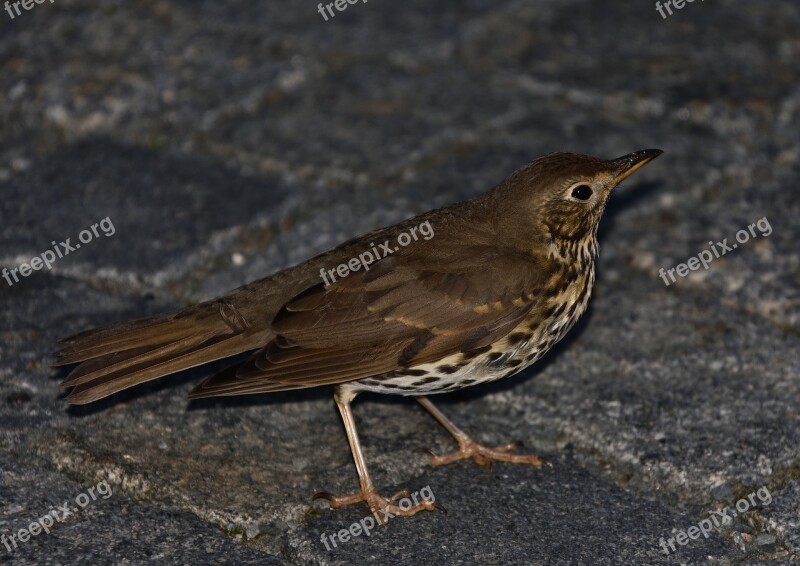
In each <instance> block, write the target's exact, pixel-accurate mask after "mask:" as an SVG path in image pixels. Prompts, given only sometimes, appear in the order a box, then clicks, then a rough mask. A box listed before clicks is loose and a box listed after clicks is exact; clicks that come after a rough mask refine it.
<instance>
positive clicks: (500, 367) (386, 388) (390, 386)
mask: <svg viewBox="0 0 800 566" xmlns="http://www.w3.org/2000/svg"><path fill="white" fill-rule="evenodd" d="M593 283H594V269H593V266H592V268H591V269H590V272H589V274H588V278H587V279H586V280H580V281H575V282H574V283H573V284H571V285H569V286H568V287H567V288H566V289H565V292H564V295H563V296H562V298H561V299H556V302H559V301H562V302H563V303H564V308H563V312H562V313H560V314H559V315H558V316H555V317H552V318H550V319H547V320H541V317H538V316H537V314H536V313H535V312H534V313H532V315H531V316H530V317H528V318H526V320H524V321H523V322H522V323H520V324H519V325H518V326H517V327H516V328H515V329H514V330H513V331H512V332H510V333H509V334H508V335H507V336H506V337H505V338H504V339H503V340H498V341H497V342H495V343H493V344H492V345H491V347H490V348H489V349H488V350H486V351H485V352H482V353H481V354H479V355H477V356H471V357H467V356H465V354H463V353H460V352H459V353H457V354H453V355H451V356H448V357H446V358H443V359H441V360H439V361H436V362H433V363H427V364H420V365H418V366H413V367H410V368H407V369H401V370H397V371H394V372H391V373H386V374H383V375H377V376H373V377H367V378H364V379H361V380H358V381H357V382H355V383H353V386H354V388H355V389H357V390H360V391H372V392H375V393H392V394H395V395H429V394H434V393H447V392H450V391H456V390H458V389H463V388H464V387H471V386H473V385H479V384H481V383H488V382H491V381H495V380H498V379H501V378H503V377H509V376H511V375H514V374H515V373H518V372H520V371H522V370H523V369H525V368H527V367H529V366H531V365H532V364H534V363H536V361H537V360H539V359H540V358H541V357H542V356H543V355H544V354H546V353H547V351H548V350H550V348H552V347H553V346H554V345H555V344H556V343H557V342H558V341H559V340H561V339H562V338H563V337H564V336H565V335H566V334H567V332H569V330H570V328H572V326H573V325H574V324H575V323H576V322H577V321H578V319H579V318H580V317H581V315H583V313H584V311H585V310H586V306H587V305H588V302H589V297H590V295H591V290H592V286H593Z"/></svg>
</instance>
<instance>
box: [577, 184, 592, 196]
mask: <svg viewBox="0 0 800 566" xmlns="http://www.w3.org/2000/svg"><path fill="white" fill-rule="evenodd" d="M572 196H573V198H576V199H578V200H589V197H591V196H592V189H591V187H590V186H589V185H578V186H577V187H575V188H574V189H572Z"/></svg>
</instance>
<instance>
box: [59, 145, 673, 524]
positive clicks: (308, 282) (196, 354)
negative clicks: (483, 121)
mask: <svg viewBox="0 0 800 566" xmlns="http://www.w3.org/2000/svg"><path fill="white" fill-rule="evenodd" d="M661 153H662V152H661V151H660V150H657V149H647V150H643V151H637V152H635V153H631V154H629V155H626V156H624V157H620V158H618V159H613V160H609V161H607V160H603V159H599V158H596V157H590V156H587V155H578V154H573V153H553V154H550V155H546V156H544V157H540V158H539V159H536V160H534V161H532V162H530V163H528V164H527V165H525V166H524V167H522V168H520V169H518V170H517V171H515V172H514V173H513V174H512V175H511V176H510V177H508V178H507V179H505V180H504V181H503V182H502V183H500V184H499V185H498V186H496V187H495V188H494V189H492V190H491V191H489V192H487V193H484V194H483V195H481V196H478V197H476V198H474V199H471V200H468V201H465V202H462V203H458V204H454V205H450V206H447V207H444V208H440V209H438V210H434V211H431V212H428V213H426V214H423V215H421V216H418V217H416V218H412V219H409V220H406V221H404V222H401V223H399V224H396V225H394V226H390V227H388V228H384V229H381V230H377V231H374V232H371V233H369V234H365V235H363V236H360V237H358V238H355V239H352V240H350V241H348V242H345V243H344V244H341V245H340V246H338V247H336V248H334V249H332V250H330V251H328V252H325V253H323V254H320V255H318V256H316V257H314V258H311V259H310V260H308V261H306V262H305V263H302V264H300V265H297V266H295V267H291V268H289V269H286V270H284V271H281V272H279V273H276V274H274V275H271V276H269V277H266V278H264V279H260V280H258V281H255V282H253V283H250V284H248V285H245V286H243V287H240V288H238V289H236V290H234V291H232V292H230V293H228V294H227V295H225V296H223V297H220V298H217V299H214V300H212V301H207V302H204V303H200V304H198V305H196V306H193V307H188V308H185V309H183V310H179V311H175V312H170V313H166V314H162V315H157V316H153V317H150V318H145V319H142V320H138V321H134V322H127V323H123V324H118V325H114V326H110V327H106V328H101V329H97V330H91V331H88V332H84V333H82V334H78V335H76V336H73V337H71V338H67V339H65V340H63V341H62V342H61V343H60V346H61V351H60V352H59V353H58V355H59V359H58V361H57V362H56V364H55V365H67V364H74V363H77V362H81V363H80V365H79V366H77V367H76V368H75V369H74V370H73V371H72V373H70V374H69V376H68V377H67V378H66V380H65V381H64V382H63V385H64V386H65V387H73V388H74V389H73V390H72V392H71V393H70V394H69V396H68V397H67V400H68V401H69V402H70V403H77V404H83V403H90V402H92V401H95V400H97V399H101V398H103V397H106V396H108V395H111V394H112V393H115V392H117V391H121V390H123V389H126V388H128V387H131V386H133V385H136V384H139V383H142V382H145V381H148V380H151V379H156V378H159V377H162V376H165V375H168V374H171V373H175V372H177V371H181V370H184V369H187V368H191V367H194V366H198V365H201V364H205V363H208V362H211V361H213V360H218V359H221V358H226V357H229V356H234V355H236V354H240V353H242V352H248V351H253V354H252V355H251V356H250V358H249V359H248V360H246V361H245V362H243V363H241V364H239V365H236V366H233V367H230V368H228V369H227V370H224V371H223V372H221V373H219V374H217V375H214V376H212V377H210V378H208V379H206V380H205V381H203V382H202V383H201V384H200V385H198V386H197V387H196V388H195V389H194V390H193V391H192V393H191V394H190V398H192V399H198V398H201V397H212V396H219V395H243V394H249V393H268V392H273V391H285V390H289V389H299V388H305V387H315V386H319V385H334V386H335V393H334V399H335V401H336V404H337V406H338V408H339V411H340V412H341V415H342V419H343V421H344V426H345V430H346V432H347V438H348V440H349V442H350V448H351V450H352V453H353V459H354V460H355V464H356V469H357V471H358V475H359V478H360V482H361V490H360V492H359V493H357V494H355V495H352V496H346V497H334V496H332V495H330V494H327V493H322V494H317V495H318V496H320V497H325V498H326V499H328V500H329V502H330V505H331V506H332V507H335V508H338V507H342V506H345V505H349V504H352V503H356V502H360V501H366V502H367V504H368V505H369V506H370V509H371V510H372V512H373V513H377V511H378V510H386V511H388V512H389V513H391V514H399V515H413V514H414V513H416V512H418V511H420V510H422V509H432V508H434V507H435V506H436V505H434V503H433V502H432V501H428V500H423V501H419V502H417V501H415V504H414V505H413V506H411V507H410V508H408V507H406V508H400V506H399V505H398V504H397V503H398V501H399V498H401V497H406V496H407V495H408V492H407V491H402V492H400V493H398V494H395V495H394V496H393V497H391V498H388V499H387V498H384V497H382V496H381V495H380V494H379V493H378V491H377V490H376V488H375V486H374V485H373V483H372V481H371V479H370V476H369V474H368V472H367V466H366V463H365V460H364V455H363V452H362V450H361V445H360V443H359V439H358V434H357V433H356V426H355V420H354V418H353V413H352V410H351V407H350V403H351V401H352V400H353V398H354V397H355V396H356V395H357V394H358V393H359V392H361V391H373V392H378V393H392V394H396V395H411V396H415V397H416V398H417V400H418V401H419V402H420V403H421V404H422V406H423V407H425V408H426V409H427V410H428V411H430V413H431V414H432V415H433V416H434V418H435V419H436V420H437V421H439V423H441V424H442V425H443V426H444V427H445V428H446V429H447V430H448V431H449V432H450V434H452V435H453V437H454V438H455V440H456V442H457V443H458V445H459V449H458V450H457V451H456V452H454V453H452V454H450V455H445V456H435V455H433V454H432V453H431V460H432V463H433V464H434V465H443V464H448V463H450V462H455V461H457V460H461V459H464V458H472V459H474V460H475V461H477V462H478V463H481V464H485V463H490V462H491V461H493V460H501V461H506V462H515V463H525V464H531V465H534V466H536V467H539V466H541V465H542V464H543V463H544V460H543V459H540V458H538V457H536V456H532V455H520V454H514V453H513V451H514V450H515V448H516V445H515V444H508V445H504V446H499V447H494V448H492V447H486V446H482V445H480V444H478V443H477V442H475V441H473V440H472V439H471V438H470V437H469V436H468V435H467V434H466V433H465V432H463V431H462V430H461V429H459V428H457V427H456V425H455V424H453V423H452V422H451V421H450V420H449V419H448V418H447V417H445V416H444V415H443V414H442V413H441V412H440V411H439V410H438V409H437V408H436V407H435V406H434V405H433V404H432V403H431V402H430V400H428V399H427V398H426V397H424V396H423V395H426V394H432V393H444V392H447V391H454V390H456V389H461V388H463V387H467V386H470V385H476V384H480V383H487V382H490V381H494V380H496V379H500V378H502V377H508V376H510V375H513V374H515V373H517V372H519V371H521V370H522V369H524V368H526V367H528V366H530V365H531V364H533V363H534V362H536V360H538V359H539V358H541V357H542V355H544V353H545V352H547V351H548V350H549V349H550V348H551V347H552V346H553V344H555V343H556V342H557V341H558V340H560V339H561V338H562V337H563V336H564V335H565V334H566V333H567V331H569V329H570V328H571V327H572V326H573V325H574V324H575V322H576V321H577V320H578V318H580V316H581V315H582V314H583V312H584V311H585V309H586V305H587V303H588V301H589V296H590V294H591V291H592V286H593V284H594V278H595V270H594V262H595V258H596V257H597V253H598V244H597V226H598V223H599V221H600V217H601V216H602V214H603V210H604V209H605V206H606V202H607V201H608V198H609V195H610V194H611V190H612V189H613V188H614V187H615V186H616V185H617V184H619V183H620V181H622V180H623V179H625V178H626V177H628V176H629V175H631V174H632V173H633V172H634V171H636V170H637V169H639V168H640V167H642V166H643V165H644V164H646V163H648V162H649V161H651V160H652V159H654V158H656V157H657V156H659V155H660V154H661ZM420 235H422V237H420ZM367 254H368V255H369V257H368V255H367ZM370 258H372V261H371V262H370V261H367V260H368V259H370Z"/></svg>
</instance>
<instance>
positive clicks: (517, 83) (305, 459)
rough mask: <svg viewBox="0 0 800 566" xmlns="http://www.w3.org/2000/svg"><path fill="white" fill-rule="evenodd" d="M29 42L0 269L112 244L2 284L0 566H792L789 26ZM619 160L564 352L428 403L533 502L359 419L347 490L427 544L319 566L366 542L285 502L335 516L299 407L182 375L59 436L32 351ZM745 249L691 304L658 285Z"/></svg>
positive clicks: (799, 310) (231, 23)
mask: <svg viewBox="0 0 800 566" xmlns="http://www.w3.org/2000/svg"><path fill="white" fill-rule="evenodd" d="M674 1H675V0H673V2H674ZM25 3H27V2H25ZM31 6H32V7H31V8H30V10H25V9H24V7H23V9H22V13H21V14H20V15H19V16H16V17H15V18H13V19H12V18H11V17H10V16H9V14H8V13H7V12H6V11H5V10H3V11H0V70H1V71H2V72H0V196H2V198H0V243H1V244H0V268H3V267H4V268H7V269H13V268H16V267H18V266H19V265H20V264H22V263H25V262H27V261H29V260H30V259H31V258H32V257H34V256H36V255H39V254H40V253H41V252H43V251H45V250H47V249H50V248H52V244H51V241H58V242H60V241H63V240H65V239H66V238H72V242H73V243H74V242H75V241H76V240H77V237H78V233H79V232H80V231H81V230H83V229H85V228H87V227H89V226H91V225H92V224H94V223H96V222H99V221H100V220H101V219H104V218H106V217H108V218H109V219H110V221H111V222H112V223H113V226H114V233H113V235H109V236H105V235H103V234H102V233H101V234H100V235H99V236H98V237H97V238H96V239H94V240H93V241H92V242H91V243H88V244H86V245H84V246H82V247H81V248H80V249H76V250H75V252H73V253H70V254H69V255H67V256H65V257H64V258H62V259H59V260H58V261H57V262H56V263H55V264H54V265H53V268H52V269H51V270H40V271H37V272H35V273H34V274H32V275H31V276H29V277H27V278H23V279H21V280H20V281H19V282H18V283H15V284H14V285H13V286H9V285H8V284H7V283H6V281H5V280H3V279H0V307H2V308H1V309H0V422H1V423H2V427H0V535H5V536H6V537H7V536H10V535H12V534H16V533H18V531H19V530H20V529H27V528H28V527H29V526H30V525H31V523H32V522H34V521H37V520H38V519H39V518H40V517H43V516H44V515H46V514H48V513H49V512H50V511H51V510H55V509H58V508H59V507H60V506H61V505H63V504H65V503H70V502H71V503H72V507H73V509H74V510H75V512H74V513H72V514H71V515H70V516H68V517H65V518H64V520H63V522H62V521H57V522H55V524H54V525H53V527H52V528H51V529H50V532H49V533H44V532H42V533H40V534H38V535H37V536H34V537H32V538H31V539H30V540H28V541H25V542H22V541H19V542H17V543H16V544H17V546H16V548H15V547H14V546H13V545H11V547H10V548H7V547H6V546H4V544H0V563H2V564H14V565H16V564H20V565H22V564H25V565H27V564H31V565H34V564H79V563H81V564H82V563H93V564H203V563H213V564H228V563H229V564H310V565H317V564H319V565H334V564H370V563H389V564H465V565H467V564H487V565H488V564H637V565H638V564H790V563H800V449H799V448H798V446H800V416H798V415H799V414H800V412H799V411H798V405H799V404H800V354H799V353H798V352H800V247H798V244H797V242H798V238H800V183H798V181H799V180H800V33H799V32H798V29H800V5H798V4H797V2H793V1H790V0H784V1H778V0H775V1H771V2H760V3H757V2H748V3H743V2H735V1H733V0H715V1H714V2H693V3H686V4H685V5H684V7H683V8H681V9H680V10H678V9H675V8H674V6H673V7H672V10H673V12H674V13H673V14H672V15H671V16H668V17H666V18H665V19H664V18H662V17H661V16H660V15H659V13H658V11H657V10H656V8H655V6H654V2H650V1H637V2H602V3H601V2H590V1H589V0H568V1H564V0H538V1H534V0H511V1H494V2H490V1H489V0H468V1H465V2H446V1H444V0H426V1H422V0H412V1H410V2H402V3H400V2H394V3H389V2H379V1H370V2H357V3H355V4H348V5H347V9H346V10H345V11H343V12H340V13H338V12H337V15H336V16H335V17H334V18H332V19H330V20H329V21H325V20H324V19H323V18H322V16H321V15H320V14H319V13H318V12H317V6H316V4H315V3H314V2H310V1H304V2H300V1H299V0H287V1H283V2H251V1H245V0H216V1H211V0H191V1H190V0H142V1H139V2H123V1H121V0H105V1H103V2H102V3H100V2H89V1H87V0H57V1H56V2H52V3H51V2H44V3H42V4H37V3H33V2H31ZM11 9H12V10H13V7H12V8H11ZM648 147H659V148H662V149H664V150H665V154H664V155H663V156H662V157H661V158H660V159H659V160H658V161H657V162H655V163H654V164H653V165H651V166H648V167H647V168H646V169H644V170H642V172H641V173H639V174H637V175H636V177H635V179H631V180H630V181H629V182H628V183H626V184H625V185H624V186H623V187H622V188H621V189H620V190H619V191H618V194H616V195H615V196H614V198H613V199H612V202H611V205H610V207H609V210H608V213H607V215H606V217H605V218H604V221H603V224H602V226H601V255H600V260H599V266H598V282H597V285H596V287H595V293H594V298H593V300H592V303H591V307H590V310H589V312H588V313H587V315H586V316H585V317H584V319H583V320H582V321H581V323H580V324H579V325H578V326H577V327H576V328H575V329H573V331H572V332H571V333H570V335H569V336H568V337H567V338H566V339H565V340H564V341H563V342H562V343H561V344H559V345H558V346H557V347H556V348H555V349H554V350H553V351H552V352H550V353H549V354H548V355H547V356H546V357H545V359H543V360H542V361H541V362H540V363H539V364H537V365H536V366H534V367H533V368H531V369H529V370H528V371H526V372H524V373H522V374H521V375H519V376H517V377H515V378H512V379H509V380H505V381H501V382H498V383H495V384H492V385H491V386H484V387H479V388H475V389H472V390H467V391H464V392H461V393H459V394H455V395H450V396H447V397H445V398H444V399H442V403H441V406H442V407H443V410H445V411H446V412H447V413H448V415H450V416H451V417H452V418H453V419H454V420H455V421H456V422H457V423H458V424H459V425H461V426H463V427H464V428H465V429H466V430H467V431H471V432H473V433H475V435H476V436H477V437H478V438H479V439H480V440H482V441H486V442H503V441H508V440H513V439H518V440H521V441H523V442H524V445H525V450H528V451H530V452H533V453H537V454H542V455H544V456H546V457H547V458H549V459H550V460H551V461H552V462H553V466H552V468H542V469H539V470H533V469H528V468H525V467H521V466H514V465H510V464H495V465H494V466H493V467H492V468H491V469H487V468H483V467H479V466H476V465H475V464H474V463H472V462H462V463H459V464H456V465H453V466H449V467H446V468H435V469H434V468H432V467H430V466H429V465H428V464H427V461H426V459H425V458H424V456H423V455H421V454H419V453H416V452H415V449H416V448H419V447H430V448H432V449H433V450H435V451H437V452H440V453H441V452H445V451H448V450H450V449H452V448H453V443H452V441H451V439H450V438H449V437H448V436H447V435H446V433H445V432H444V431H443V430H441V429H440V428H439V427H438V425H436V423H435V422H434V421H433V420H432V419H431V418H430V417H428V416H427V415H425V414H423V412H422V411H421V410H420V408H419V407H418V406H417V405H416V404H415V403H413V402H412V401H407V400H399V399H392V398H384V397H377V396H367V395H365V396H364V397H363V400H362V398H359V400H358V401H357V402H356V404H355V412H356V417H357V420H358V424H359V427H360V432H361V435H362V440H363V442H364V444H365V449H366V454H367V458H368V463H369V465H370V469H371V471H372V473H373V475H374V479H375V480H376V483H377V484H378V485H379V486H381V488H382V489H383V490H384V491H385V492H393V490H397V489H401V488H403V487H408V488H410V489H411V490H412V491H414V490H419V489H421V488H423V487H428V488H430V490H431V491H432V493H434V494H435V497H436V500H437V502H440V503H441V504H443V505H444V506H445V507H446V509H447V514H446V515H445V514H444V513H441V512H435V513H421V514H418V515H416V516H414V517H412V518H395V519H392V520H390V521H389V522H388V524H387V525H386V526H384V527H381V528H379V529H376V530H374V531H372V532H371V533H370V535H369V536H366V535H363V534H362V535H361V536H358V537H354V538H352V539H351V540H349V541H347V542H340V544H338V545H337V546H336V547H335V548H330V549H329V550H328V549H326V546H325V544H324V543H323V542H322V537H323V535H326V534H327V535H330V534H332V533H338V532H339V531H341V530H343V529H349V528H350V525H351V524H353V523H357V522H359V521H361V520H363V519H364V518H365V517H367V515H368V509H367V507H366V505H363V504H362V505H357V506H354V507H350V508H347V509H343V510H338V511H334V510H330V509H328V508H327V506H326V505H324V504H323V503H321V502H312V501H311V495H312V494H313V493H315V492H317V491H322V490H324V491H330V492H333V493H346V492H350V491H353V490H354V489H355V488H356V487H357V477H356V474H355V469H354V467H353V463H352V459H351V456H350V453H349V449H348V446H347V441H346V438H345V436H344V432H343V428H342V425H341V422H340V420H339V416H338V413H337V411H336V409H335V406H334V405H333V403H332V400H331V390H330V389H327V388H323V389H319V390H308V391H301V392H295V393H283V394H275V395H271V396H255V397H248V398H239V399H225V400H208V401H203V402H193V403H188V402H187V401H186V393H187V392H188V390H189V389H190V388H191V387H192V385H193V384H195V383H197V381H198V380H199V379H201V378H202V377H204V376H207V375H209V374H210V373H212V372H213V371H214V369H215V367H203V368H195V369H193V370H190V371H186V372H183V373H182V374H180V375H178V376H174V377H173V378H170V379H165V380H160V381H156V382H153V383H149V384H146V385H142V386H139V387H136V388H134V389H132V390H129V391H126V392H123V393H121V394H118V395H116V396H114V397H112V398H110V399H107V400H104V401H101V402H99V403H97V404H95V405H91V406H88V407H78V408H74V407H73V408H68V407H67V406H66V404H65V403H64V402H63V395H64V394H63V392H62V390H61V389H60V388H59V380H60V379H62V378H63V377H64V376H65V375H66V370H63V369H52V368H51V367H50V364H51V363H52V362H53V357H52V352H53V351H54V350H55V347H56V342H57V340H58V339H59V338H63V337H65V336H67V335H70V334H72V333H75V332H79V331H82V330H85V329H87V328H90V327H95V326H99V325H103V324H109V323H113V322H121V321H124V320H128V319H132V318H140V317H143V316H147V315H149V314H154V313H157V312H162V311H164V310H168V309H171V308H176V307H180V306H182V305H186V304H190V303H193V302H197V301H199V300H203V299H207V298H211V297H213V296H215V295H216V294H218V293H221V292H224V291H226V290H229V289H232V288H234V287H236V286H238V285H241V284H243V283H245V282H247V281H250V280H253V279H256V278H259V277H263V276H264V275H267V274H269V273H271V272H273V271H275V270H278V269H280V268H283V267H287V266H289V265H292V264H295V263H297V262H300V261H302V260H303V259H306V258H307V257H310V256H311V255H312V254H314V253H317V252H320V251H322V250H325V249H327V248H328V247H330V246H333V245H335V244H336V243H339V242H342V241H344V240H345V239H347V238H349V237H351V236H354V235H356V234H360V233H363V232H365V231H368V230H371V229H373V228H377V227H381V226H384V225H387V224H390V223H393V222H396V221H399V220H401V219H404V218H407V217H409V216H412V215H414V214H417V213H420V212H423V211H426V210H428V209H430V208H434V207H436V206H441V205H444V204H447V203H450V202H454V201H457V200H463V199H465V198H469V197H472V196H475V195H477V194H479V193H481V192H483V191H485V190H487V189H489V188H491V187H492V186H493V185H494V184H495V183H497V182H499V181H500V180H502V179H503V177H505V176H506V175H507V174H509V173H510V172H511V171H513V170H514V169H516V168H517V167H518V166H520V165H521V164H523V163H525V162H526V161H528V160H530V159H532V158H534V157H536V156H539V155H541V154H544V153H548V152H551V151H558V150H570V151H578V152H582V153H591V154H596V155H599V156H602V157H607V158H610V157H616V156H619V155H622V154H625V153H628V152H630V151H633V150H638V149H642V148H648ZM760 219H764V220H763V221H762V223H761V224H759V225H758V227H756V228H754V234H755V236H753V235H752V233H751V234H750V236H749V237H748V239H747V241H746V242H743V243H740V244H739V245H738V247H737V248H736V249H732V250H731V251H730V252H728V253H726V254H725V255H724V256H722V257H720V258H719V259H715V260H714V261H713V262H712V263H711V265H710V267H709V269H708V270H702V269H701V270H698V271H694V272H692V273H691V274H690V276H689V277H686V278H680V279H679V280H678V281H677V282H675V283H673V284H671V285H669V286H666V285H665V284H664V282H663V281H662V279H661V278H660V277H659V274H658V273H659V269H660V268H665V269H669V268H672V267H675V266H676V265H677V264H679V263H683V262H686V261H687V260H688V259H689V258H691V257H692V256H696V255H697V254H699V253H700V252H702V251H703V250H707V249H709V248H711V247H712V246H711V244H710V243H709V242H713V243H716V242H721V241H722V240H723V239H724V238H727V241H728V243H733V242H736V234H737V232H738V231H739V230H742V229H745V230H747V227H748V226H749V225H751V224H753V223H756V222H757V221H759V220H760ZM487 269H491V266H487ZM101 482H106V484H107V485H108V486H109V487H110V489H111V490H112V492H113V493H112V495H110V496H109V497H107V498H103V497H100V498H96V499H95V500H91V501H88V502H86V495H85V494H87V493H88V490H90V489H92V488H94V487H96V486H97V485H99V484H100V483H101ZM756 493H757V494H760V495H758V496H752V497H751V498H750V502H748V503H747V504H746V505H742V504H741V503H740V505H742V507H745V506H746V507H747V509H746V510H745V511H744V512H741V513H738V514H737V516H736V517H735V518H733V519H732V520H730V521H729V522H726V523H724V524H721V525H720V527H718V528H717V527H715V528H714V529H713V530H712V532H711V534H710V535H709V537H708V538H705V537H703V536H700V537H699V539H697V540H689V541H688V543H687V544H686V545H685V546H680V545H677V546H676V548H677V551H675V552H672V553H670V554H669V555H666V554H665V553H664V552H663V550H662V547H661V546H660V542H659V541H660V540H661V539H669V538H670V537H675V536H677V535H678V533H679V532H680V531H684V532H685V531H688V530H689V529H690V528H691V527H693V526H695V525H698V524H699V523H700V522H701V521H704V520H707V519H709V518H710V517H717V518H719V517H720V516H721V512H722V511H723V509H725V508H726V507H728V508H729V509H730V510H733V509H736V505H737V502H740V501H741V500H743V499H744V501H745V502H747V498H748V496H750V495H751V494H756ZM82 494H83V495H82ZM767 494H768V495H769V497H765V495H767ZM761 496H764V497H761ZM79 499H80V500H82V501H84V502H86V503H87V504H86V505H85V506H83V507H82V508H77V507H76V504H75V502H76V501H78V500H79ZM753 503H754V504H753ZM5 540H8V539H5Z"/></svg>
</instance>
